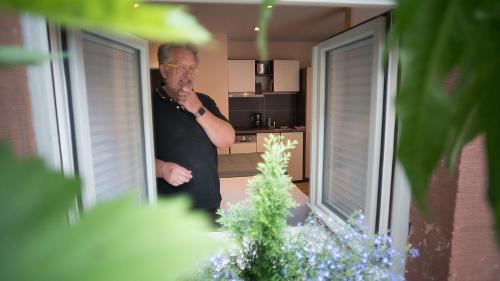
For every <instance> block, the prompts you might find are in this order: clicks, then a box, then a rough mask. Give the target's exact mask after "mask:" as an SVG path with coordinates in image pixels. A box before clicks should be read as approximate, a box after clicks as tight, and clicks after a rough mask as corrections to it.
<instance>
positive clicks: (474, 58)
mask: <svg viewBox="0 0 500 281" xmlns="http://www.w3.org/2000/svg"><path fill="white" fill-rule="evenodd" d="M396 11H397V13H396V21H395V26H394V28H393V29H392V30H391V34H390V36H389V38H390V43H392V44H394V42H396V40H394V39H395V38H397V39H398V40H399V47H400V55H401V58H400V61H401V75H402V76H401V88H400V91H399V93H398V98H397V103H396V106H397V112H398V117H399V122H400V125H401V130H400V143H399V149H398V157H399V159H400V160H401V163H402V164H403V167H404V168H405V171H406V174H407V176H408V179H409V181H410V184H411V186H412V191H413V194H414V195H415V197H416V199H417V202H418V203H419V206H420V207H421V209H422V208H425V194H426V189H427V185H428V183H429V178H430V176H431V175H432V171H433V169H434V167H435V166H436V164H437V162H438V161H439V159H440V158H441V157H442V156H447V158H448V165H449V166H450V167H452V166H453V165H454V163H455V162H456V159H457V158H458V156H459V155H460V153H461V151H462V149H463V147H464V145H465V144H467V143H468V142H469V141H471V140H472V139H473V138H475V137H477V136H478V135H480V134H482V133H485V140H486V149H487V159H488V177H489V183H488V185H489V187H488V195H489V199H490V203H491V206H492V208H493V212H494V214H495V221H496V225H497V235H498V238H499V240H500V178H499V176H500V173H499V172H498V171H499V170H500V150H499V147H498V143H500V127H499V126H498V124H500V96H499V93H500V86H499V85H500V84H499V83H498V81H497V80H498V73H500V59H499V56H498V50H500V2H499V1H496V0H479V1H466V0H444V1H432V0H422V1H411V0H402V1H400V2H399V4H398V7H397V10H396ZM452 70H456V71H458V73H459V76H458V79H457V80H456V81H455V83H454V87H453V89H452V90H451V91H447V92H448V94H445V91H444V90H443V88H444V85H445V82H446V81H447V79H449V76H450V71H452ZM424 211H425V209H424Z"/></svg>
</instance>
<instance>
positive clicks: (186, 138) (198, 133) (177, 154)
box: [153, 86, 227, 209]
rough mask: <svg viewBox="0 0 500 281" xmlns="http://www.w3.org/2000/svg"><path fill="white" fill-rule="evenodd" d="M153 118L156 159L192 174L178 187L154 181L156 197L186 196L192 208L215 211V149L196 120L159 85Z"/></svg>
mask: <svg viewBox="0 0 500 281" xmlns="http://www.w3.org/2000/svg"><path fill="white" fill-rule="evenodd" d="M196 94H197V95H198V98H199V99H200V101H201V103H202V104H203V106H204V107H205V108H206V109H207V110H208V111H210V112H211V113H212V114H214V115H215V116H217V117H219V118H220V119H222V120H225V121H227V119H226V117H224V115H222V113H221V112H220V111H219V108H218V107H217V105H216V104H215V102H214V100H213V99H211V98H210V97H209V96H207V95H204V94H200V93H196ZM153 117H154V119H153V123H154V134H155V155H156V158H157V159H160V160H163V161H166V162H174V163H177V164H179V165H181V166H182V167H184V168H186V169H188V170H190V171H191V172H192V175H193V178H192V179H191V181H190V182H188V183H185V184H183V185H180V186H177V187H175V186H171V185H170V184H169V183H167V182H166V181H165V180H164V179H162V178H157V190H158V195H159V196H162V195H165V196H170V195H178V194H188V195H189V196H190V197H191V199H192V201H193V207H195V208H202V209H214V208H218V207H219V205H220V202H221V195H220V182H219V175H218V173H217V148H216V147H215V145H214V144H213V143H212V142H211V141H210V139H209V138H208V136H207V134H206V133H205V131H204V130H203V128H202V127H201V126H200V125H199V124H198V122H197V121H196V118H195V117H194V116H193V114H191V113H189V112H188V111H186V110H184V109H182V107H180V106H179V105H178V104H177V103H176V102H175V101H173V100H172V99H171V98H170V97H169V96H168V95H167V94H166V93H165V92H164V91H163V88H162V87H161V86H160V87H157V88H156V89H155V91H154V93H153Z"/></svg>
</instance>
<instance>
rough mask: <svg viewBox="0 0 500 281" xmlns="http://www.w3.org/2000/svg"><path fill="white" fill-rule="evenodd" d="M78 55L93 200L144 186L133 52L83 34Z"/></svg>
mask: <svg viewBox="0 0 500 281" xmlns="http://www.w3.org/2000/svg"><path fill="white" fill-rule="evenodd" d="M83 58H84V69H85V79H86V81H85V82H86V86H87V101H88V114H89V123H90V124H89V127H90V139H91V144H90V146H91V150H92V152H91V154H92V157H91V158H92V167H93V177H94V179H93V180H94V188H95V196H96V201H97V202H99V201H102V200H106V199H109V198H114V197H116V196H118V195H121V194H123V193H125V192H127V191H131V190H134V191H136V192H137V191H138V190H145V188H146V179H145V160H144V146H143V141H142V139H143V138H142V133H141V132H142V118H141V110H140V108H141V107H140V106H141V100H140V93H141V92H140V73H139V63H140V62H139V58H138V53H137V51H136V50H134V49H132V48H128V47H126V46H123V45H120V44H117V43H113V42H111V41H107V40H104V39H99V38H93V37H91V36H85V37H83Z"/></svg>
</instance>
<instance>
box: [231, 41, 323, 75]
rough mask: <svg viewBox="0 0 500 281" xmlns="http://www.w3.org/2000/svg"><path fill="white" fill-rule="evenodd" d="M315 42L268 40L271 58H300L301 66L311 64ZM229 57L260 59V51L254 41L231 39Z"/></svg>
mask: <svg viewBox="0 0 500 281" xmlns="http://www.w3.org/2000/svg"><path fill="white" fill-rule="evenodd" d="M314 45H316V43H313V42H268V55H269V59H282V60H298V61H300V67H301V68H302V67H307V66H310V65H311V56H312V47H314ZM227 46H228V48H227V50H228V58H229V59H258V58H259V53H258V51H257V45H256V44H255V42H254V41H229V42H228V43H227Z"/></svg>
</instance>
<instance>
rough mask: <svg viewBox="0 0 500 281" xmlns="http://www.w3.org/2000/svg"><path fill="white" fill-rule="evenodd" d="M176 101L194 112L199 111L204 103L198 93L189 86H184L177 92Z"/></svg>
mask: <svg viewBox="0 0 500 281" xmlns="http://www.w3.org/2000/svg"><path fill="white" fill-rule="evenodd" d="M176 102H177V103H178V104H179V105H182V106H183V107H184V108H185V109H186V110H187V111H189V112H191V113H193V114H194V113H195V112H197V111H198V109H200V107H201V105H202V104H201V101H200V99H199V98H198V95H197V94H196V93H195V92H193V90H192V89H191V88H188V87H182V90H181V91H179V93H178V94H177V100H176Z"/></svg>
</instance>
